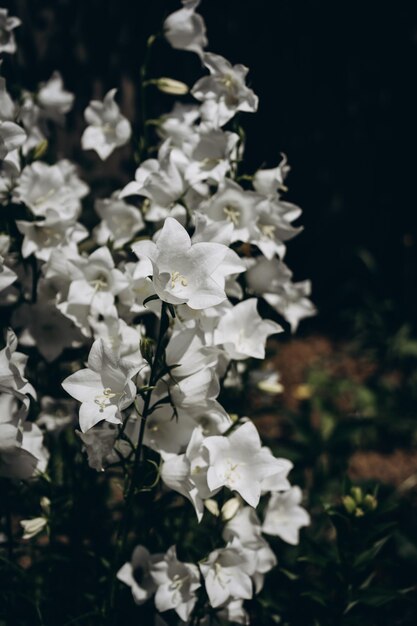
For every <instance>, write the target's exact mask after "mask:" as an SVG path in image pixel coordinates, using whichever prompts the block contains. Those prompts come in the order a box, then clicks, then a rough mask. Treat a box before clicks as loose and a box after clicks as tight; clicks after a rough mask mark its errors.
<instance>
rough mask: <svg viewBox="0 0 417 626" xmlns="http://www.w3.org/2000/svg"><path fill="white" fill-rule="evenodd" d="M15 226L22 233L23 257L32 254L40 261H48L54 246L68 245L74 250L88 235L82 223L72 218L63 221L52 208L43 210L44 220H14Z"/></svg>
mask: <svg viewBox="0 0 417 626" xmlns="http://www.w3.org/2000/svg"><path fill="white" fill-rule="evenodd" d="M16 226H17V228H18V229H19V232H21V233H22V235H24V239H23V243H22V256H23V258H27V257H29V256H30V255H31V254H34V255H35V256H36V258H37V259H40V260H42V261H48V260H49V257H50V256H51V254H52V252H53V251H54V250H55V249H56V248H60V249H62V248H64V247H69V248H72V249H73V250H74V251H76V250H77V244H78V243H79V242H80V241H82V240H83V239H85V238H86V237H88V230H87V229H86V228H85V227H84V226H83V225H82V224H80V223H79V222H74V220H72V219H70V220H66V221H64V220H63V219H62V217H61V216H60V215H59V214H58V213H57V212H56V211H55V210H54V209H47V210H46V211H45V219H44V220H40V221H31V222H27V221H24V220H16Z"/></svg>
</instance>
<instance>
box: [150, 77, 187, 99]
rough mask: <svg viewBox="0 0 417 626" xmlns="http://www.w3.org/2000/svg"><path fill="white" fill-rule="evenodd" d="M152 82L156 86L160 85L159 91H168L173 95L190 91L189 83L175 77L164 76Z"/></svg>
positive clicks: (180, 94)
mask: <svg viewBox="0 0 417 626" xmlns="http://www.w3.org/2000/svg"><path fill="white" fill-rule="evenodd" d="M152 82H153V84H154V85H156V87H158V89H159V91H162V92H163V93H168V94H170V95H172V96H185V94H187V93H188V92H189V87H188V85H186V84H185V83H183V82H181V81H180V80H175V79H174V78H166V77H165V76H163V77H161V78H156V79H155V80H154V81H152Z"/></svg>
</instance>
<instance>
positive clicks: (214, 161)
mask: <svg viewBox="0 0 417 626" xmlns="http://www.w3.org/2000/svg"><path fill="white" fill-rule="evenodd" d="M238 141H239V135H237V134H236V133H231V132H229V131H227V132H224V131H222V130H221V129H217V128H214V129H212V128H210V129H208V130H206V131H205V132H202V133H200V135H199V137H198V141H197V142H196V143H195V145H194V146H193V148H192V150H191V153H190V157H189V163H188V164H187V166H186V167H185V169H184V176H185V179H186V180H187V182H188V183H189V185H191V186H195V185H197V184H198V183H201V182H202V181H204V182H207V183H209V184H212V185H218V184H219V183H221V182H222V181H224V179H225V176H226V174H227V173H228V172H229V171H230V170H231V167H232V165H231V161H232V160H233V157H234V158H236V147H237V144H238Z"/></svg>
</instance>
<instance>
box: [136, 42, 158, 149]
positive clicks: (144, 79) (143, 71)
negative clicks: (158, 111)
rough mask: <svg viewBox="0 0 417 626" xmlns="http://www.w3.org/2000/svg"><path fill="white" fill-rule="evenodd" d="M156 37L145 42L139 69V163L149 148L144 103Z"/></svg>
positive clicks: (145, 104) (145, 103)
mask: <svg viewBox="0 0 417 626" xmlns="http://www.w3.org/2000/svg"><path fill="white" fill-rule="evenodd" d="M156 39H157V37H156V35H151V36H150V37H149V38H148V41H147V42H146V52H145V58H144V61H143V64H142V67H141V68H140V117H141V123H142V140H141V142H140V146H139V153H140V161H144V160H145V159H146V158H147V156H148V146H149V136H148V135H149V127H148V124H147V123H146V122H147V102H146V86H147V83H148V70H149V62H150V58H151V50H152V46H153V44H154V43H155V41H156Z"/></svg>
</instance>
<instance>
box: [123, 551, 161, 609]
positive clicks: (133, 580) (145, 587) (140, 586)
mask: <svg viewBox="0 0 417 626" xmlns="http://www.w3.org/2000/svg"><path fill="white" fill-rule="evenodd" d="M161 558H162V554H152V555H151V554H149V551H148V550H147V549H146V548H145V546H136V548H135V549H134V550H133V554H132V559H131V561H130V563H125V564H124V565H123V567H121V568H120V569H119V571H118V572H117V578H118V579H119V580H121V581H122V583H125V585H128V587H130V588H131V591H132V595H133V599H134V601H135V602H136V604H143V603H144V602H146V600H147V599H148V598H150V597H151V596H152V595H153V593H154V592H155V589H156V585H155V583H154V580H153V578H152V576H151V567H152V565H153V564H154V563H155V562H157V561H159V560H160V559H161Z"/></svg>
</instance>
